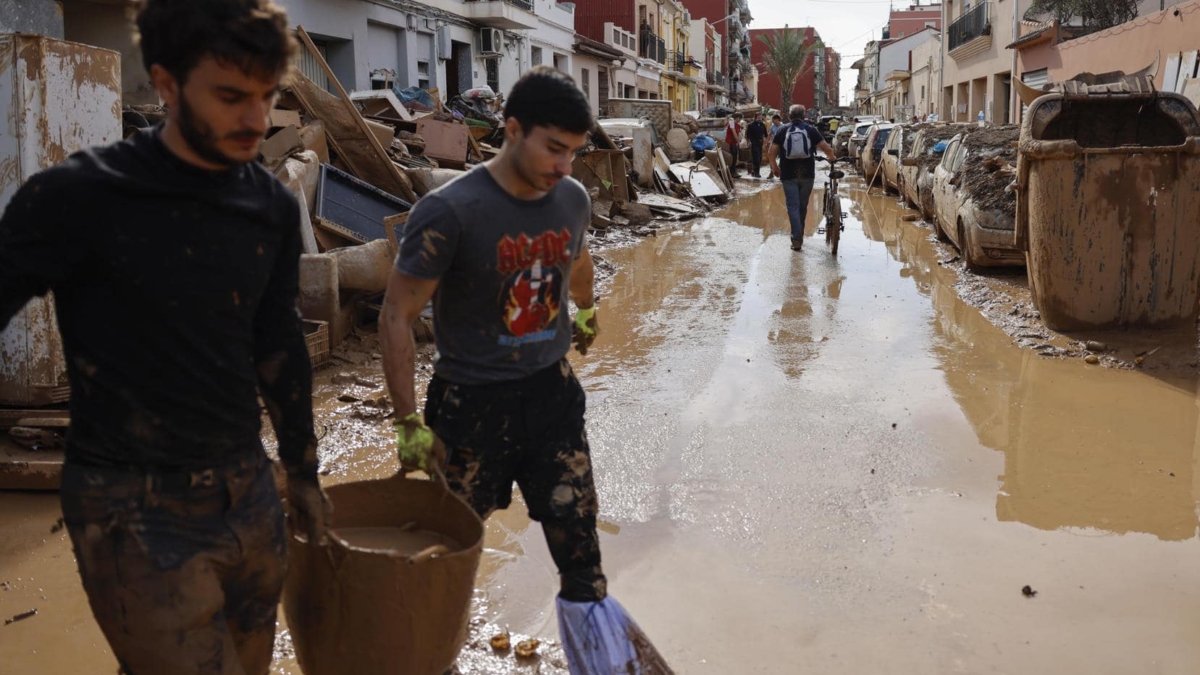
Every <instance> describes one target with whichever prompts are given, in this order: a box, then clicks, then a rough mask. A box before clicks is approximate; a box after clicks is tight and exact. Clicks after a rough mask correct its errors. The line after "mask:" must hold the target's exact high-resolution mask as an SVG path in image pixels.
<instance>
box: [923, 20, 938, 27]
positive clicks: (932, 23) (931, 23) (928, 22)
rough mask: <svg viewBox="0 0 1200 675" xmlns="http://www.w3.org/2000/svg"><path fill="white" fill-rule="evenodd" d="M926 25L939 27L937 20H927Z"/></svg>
mask: <svg viewBox="0 0 1200 675" xmlns="http://www.w3.org/2000/svg"><path fill="white" fill-rule="evenodd" d="M925 27H926V28H937V22H936V21H926V22H925Z"/></svg>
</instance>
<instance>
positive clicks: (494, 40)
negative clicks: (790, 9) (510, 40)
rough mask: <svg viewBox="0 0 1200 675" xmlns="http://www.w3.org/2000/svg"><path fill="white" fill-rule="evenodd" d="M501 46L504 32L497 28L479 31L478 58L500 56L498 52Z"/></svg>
mask: <svg viewBox="0 0 1200 675" xmlns="http://www.w3.org/2000/svg"><path fill="white" fill-rule="evenodd" d="M503 45H504V31H502V30H500V29H499V28H481V29H479V54H480V56H500V54H501V53H502V52H501V51H500V50H501V47H502V46H503Z"/></svg>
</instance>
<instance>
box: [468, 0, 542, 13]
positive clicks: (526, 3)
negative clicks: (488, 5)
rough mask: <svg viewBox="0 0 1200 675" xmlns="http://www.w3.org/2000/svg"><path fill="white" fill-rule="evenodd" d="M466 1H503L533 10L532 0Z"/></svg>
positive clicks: (481, 0) (528, 10) (477, 0)
mask: <svg viewBox="0 0 1200 675" xmlns="http://www.w3.org/2000/svg"><path fill="white" fill-rule="evenodd" d="M467 2H503V3H505V4H507V5H512V6H513V7H520V8H521V9H523V10H525V11H526V12H532V11H533V0H467Z"/></svg>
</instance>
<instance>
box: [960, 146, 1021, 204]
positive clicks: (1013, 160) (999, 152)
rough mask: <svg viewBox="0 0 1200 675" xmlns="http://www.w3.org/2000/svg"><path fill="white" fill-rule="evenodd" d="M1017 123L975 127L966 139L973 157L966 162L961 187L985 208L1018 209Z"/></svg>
mask: <svg viewBox="0 0 1200 675" xmlns="http://www.w3.org/2000/svg"><path fill="white" fill-rule="evenodd" d="M1020 136H1021V130H1020V128H1019V127H1017V126H1013V125H1009V126H1000V127H987V128H983V129H978V130H976V131H972V132H971V133H970V134H968V135H967V137H966V139H965V140H964V141H963V142H964V143H965V144H966V146H967V148H968V149H970V151H971V155H972V160H971V161H968V162H967V163H966V164H965V165H964V166H963V173H962V183H961V185H960V187H961V189H963V190H965V191H966V194H967V195H968V196H969V197H970V199H972V200H974V201H975V202H976V203H977V204H978V205H979V206H980V207H981V208H983V209H985V210H994V211H1003V212H1005V213H1007V214H1008V215H1010V216H1013V217H1016V211H1017V193H1016V180H1017V142H1018V140H1019V139H1020Z"/></svg>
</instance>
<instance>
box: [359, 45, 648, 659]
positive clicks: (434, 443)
mask: <svg viewBox="0 0 1200 675" xmlns="http://www.w3.org/2000/svg"><path fill="white" fill-rule="evenodd" d="M504 118H505V122H504V144H503V146H502V148H501V150H500V154H499V155H498V156H497V157H495V158H494V159H492V160H491V161H489V162H487V163H486V164H484V165H481V166H478V167H475V168H474V169H472V170H471V171H469V172H467V173H466V174H465V175H463V176H461V177H459V178H457V179H455V180H453V181H451V182H450V183H447V184H446V185H445V186H443V187H441V188H439V189H437V190H434V191H432V192H430V193H429V194H428V195H426V196H425V197H423V198H422V199H421V201H419V202H417V205H416V206H415V207H414V208H413V210H412V212H411V215H410V216H409V218H408V221H407V223H406V224H405V230H404V236H403V239H402V241H401V244H400V252H399V255H398V256H397V258H396V264H395V269H393V270H392V272H391V277H390V278H389V280H388V288H387V293H386V296H385V298H384V303H383V313H382V318H381V323H380V336H381V338H382V339H383V347H384V350H383V366H384V373H385V376H386V379H387V384H388V389H389V390H390V393H391V397H392V400H393V401H394V405H395V419H396V422H395V429H396V444H397V448H398V453H399V456H400V461H401V465H402V467H403V470H409V469H420V470H423V471H426V472H434V473H437V472H439V471H440V472H443V473H444V476H445V479H446V482H447V485H448V486H449V488H450V489H451V491H453V492H454V493H456V494H458V495H459V496H461V497H462V498H463V499H464V500H465V501H466V502H467V504H468V505H470V506H471V508H473V509H474V510H475V512H476V513H478V514H479V515H480V516H481V517H483V518H485V519H486V518H487V517H489V516H490V515H491V514H492V513H493V512H495V511H496V510H497V509H505V508H507V507H508V506H509V504H510V503H511V501H512V488H513V483H514V482H516V484H517V485H518V486H519V487H520V489H521V494H522V495H523V497H524V499H525V504H526V505H527V507H528V509H529V517H530V518H531V519H532V520H534V521H537V522H539V523H541V525H542V530H543V533H544V534H545V537H546V543H547V544H548V546H549V548H550V554H551V556H552V557H553V559H554V562H555V565H557V567H558V572H559V579H560V591H559V594H558V605H557V607H558V615H559V629H560V632H561V633H562V634H563V643H564V648H565V649H566V650H567V656H568V660H569V661H570V664H571V672H572V673H577V674H583V675H589V674H591V673H593V672H595V673H597V675H599V673H601V672H602V673H603V674H604V675H608V674H609V673H611V672H626V670H625V669H624V668H623V667H622V669H620V670H611V669H604V670H601V671H596V670H594V669H591V668H589V667H588V666H587V665H586V662H587V658H588V657H587V655H585V654H582V653H579V652H576V651H573V649H572V645H579V644H581V641H580V640H579V639H577V638H578V637H579V635H581V634H587V635H591V636H593V638H594V636H595V635H598V634H608V633H606V632H605V631H604V630H601V629H597V627H596V626H594V625H593V622H595V621H601V620H602V619H604V617H608V618H609V619H615V620H618V621H619V622H620V623H621V625H620V626H619V627H618V629H617V630H618V632H619V634H620V635H623V636H626V635H628V634H629V632H630V631H633V630H636V624H634V623H633V622H632V620H630V619H628V617H627V615H625V613H624V610H622V609H621V608H620V605H619V604H617V603H616V601H615V600H613V599H612V598H611V597H609V595H608V581H607V579H606V577H605V575H604V572H603V570H602V568H601V565H600V540H599V537H598V535H597V531H596V517H597V513H598V505H597V500H596V488H595V485H594V484H593V480H592V463H591V451H590V448H589V446H588V439H587V434H586V431H585V429H584V412H585V409H586V398H585V396H584V391H583V388H582V387H581V386H580V384H579V380H578V379H576V377H575V373H574V372H573V371H572V369H571V365H570V363H569V362H568V361H567V358H566V357H567V353H568V352H569V351H570V348H571V344H572V342H574V344H575V347H576V348H577V349H578V350H579V352H580V353H583V354H586V353H587V350H588V348H589V347H590V346H591V344H592V341H593V340H594V339H595V337H596V331H597V328H596V298H595V294H594V293H595V291H594V287H593V283H594V268H593V264H592V257H591V254H590V253H589V252H588V248H587V241H586V236H587V226H588V223H589V222H590V221H591V205H590V200H589V198H588V194H587V191H586V190H585V189H584V187H583V185H582V184H580V183H579V182H578V181H576V180H574V179H573V178H571V177H570V173H571V163H572V161H573V160H574V158H575V153H576V152H577V151H578V150H579V149H580V148H582V147H583V146H584V145H585V144H586V143H587V140H588V132H589V130H590V129H591V128H592V125H593V120H592V115H591V110H590V109H589V106H588V102H587V99H586V98H585V97H584V95H583V93H582V92H581V91H580V90H579V89H578V88H577V87H576V86H575V84H574V82H573V81H572V80H571V78H570V77H568V76H566V75H564V74H562V73H560V72H558V71H556V70H554V69H552V68H549V67H546V66H539V67H536V68H533V69H532V70H530V71H529V72H527V73H526V74H525V75H524V76H522V77H521V79H520V80H518V81H517V82H516V84H515V85H513V88H512V92H511V93H510V94H509V98H508V103H507V105H506V106H505V109H504ZM431 298H432V299H433V317H434V326H435V328H436V330H435V335H436V340H437V353H438V357H437V361H436V363H435V364H434V376H433V380H432V381H431V382H430V384H429V388H428V392H427V394H426V400H425V410H424V415H421V414H420V413H418V412H417V404H416V392H415V391H414V384H413V371H414V367H415V366H414V345H413V336H412V329H411V325H412V322H413V321H414V320H416V318H417V317H418V316H419V315H420V313H421V311H422V310H423V309H424V307H425V305H426V303H427V302H428V301H429V300H430V299H431ZM569 300H571V301H574V303H575V305H576V308H577V309H576V312H575V317H574V319H572V318H571V315H570V311H569V307H568V302H569ZM622 640H623V642H621V645H622V649H623V650H624V651H622V650H621V649H618V650H617V651H618V652H621V653H624V654H626V656H627V657H628V658H629V659H636V660H637V662H636V663H635V664H634V665H638V664H640V666H641V668H640V669H639V670H637V671H636V672H642V673H647V674H648V675H649V674H651V673H660V672H668V671H663V670H661V669H658V670H656V669H654V668H652V667H651V666H653V664H654V663H656V662H657V661H661V657H658V656H657V653H656V652H654V653H648V652H643V651H637V650H635V648H634V641H629V639H628V638H627V637H626V638H622ZM583 642H587V641H586V640H585V641H583ZM590 642H591V643H592V644H595V640H594V639H591V640H590ZM626 642H628V644H626ZM637 642H639V643H640V642H641V641H637ZM645 644H646V645H649V642H648V641H646V642H645ZM648 649H649V652H653V649H652V648H648ZM635 652H636V653H635ZM615 653H616V652H614V654H615ZM626 665H628V664H626ZM664 667H665V666H664ZM630 672H633V671H630Z"/></svg>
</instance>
